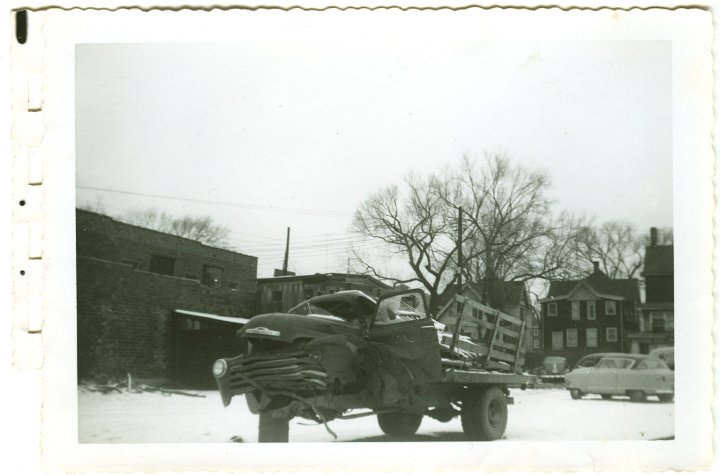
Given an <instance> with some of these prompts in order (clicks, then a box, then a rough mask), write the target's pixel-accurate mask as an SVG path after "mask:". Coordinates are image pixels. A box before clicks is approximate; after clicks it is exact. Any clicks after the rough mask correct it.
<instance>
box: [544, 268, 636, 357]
mask: <svg viewBox="0 0 720 475" xmlns="http://www.w3.org/2000/svg"><path fill="white" fill-rule="evenodd" d="M593 264H594V270H593V272H592V273H591V274H590V275H588V276H587V277H585V278H584V279H580V280H562V281H558V280H556V281H551V282H550V287H549V289H548V293H547V296H546V297H545V298H543V299H541V300H540V304H541V312H542V318H541V320H542V335H543V346H544V354H545V356H564V357H566V358H568V361H569V362H570V363H571V364H573V363H574V362H576V361H577V360H578V359H579V358H580V357H581V356H583V355H586V354H588V353H599V352H626V351H629V350H630V346H629V343H628V341H629V335H630V334H632V333H634V332H635V331H636V330H637V328H638V323H637V314H636V311H637V310H636V309H637V305H638V304H639V303H640V286H639V283H638V281H637V279H611V278H609V277H608V276H607V275H606V274H605V273H604V272H602V271H601V270H600V266H599V263H598V262H594V263H593Z"/></svg>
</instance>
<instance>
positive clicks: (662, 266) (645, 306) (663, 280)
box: [629, 228, 675, 353]
mask: <svg viewBox="0 0 720 475" xmlns="http://www.w3.org/2000/svg"><path fill="white" fill-rule="evenodd" d="M673 259H674V256H673V246H672V245H669V246H668V245H658V239H657V228H651V229H650V246H648V247H646V248H645V261H644V263H643V277H644V278H645V302H644V303H642V304H640V305H638V316H639V326H638V329H637V330H638V331H637V332H635V333H632V334H630V335H629V339H630V351H632V352H633V353H648V352H650V351H651V350H653V349H655V348H660V347H663V346H673V345H674V342H675V292H674V284H675V278H674V275H675V270H674V265H673Z"/></svg>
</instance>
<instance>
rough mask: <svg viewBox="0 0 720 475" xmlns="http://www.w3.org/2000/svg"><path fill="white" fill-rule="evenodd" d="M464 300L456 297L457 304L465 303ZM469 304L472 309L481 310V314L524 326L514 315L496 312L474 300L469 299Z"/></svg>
mask: <svg viewBox="0 0 720 475" xmlns="http://www.w3.org/2000/svg"><path fill="white" fill-rule="evenodd" d="M464 300H465V297H460V296H459V295H456V296H455V301H456V302H462V301H464ZM467 304H468V305H469V306H470V308H474V309H477V310H479V311H481V312H483V313H487V314H489V315H493V316H499V317H500V318H501V319H503V320H506V321H509V322H512V323H514V324H516V325H521V324H522V320H519V319H517V318H515V317H513V316H512V315H508V314H507V313H504V312H501V311H499V310H496V309H494V308H492V307H488V306H487V305H483V304H481V303H479V302H476V301H474V300H470V299H468V300H467Z"/></svg>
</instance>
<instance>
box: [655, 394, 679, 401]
mask: <svg viewBox="0 0 720 475" xmlns="http://www.w3.org/2000/svg"><path fill="white" fill-rule="evenodd" d="M673 398H675V395H674V394H658V399H660V402H672V400H673Z"/></svg>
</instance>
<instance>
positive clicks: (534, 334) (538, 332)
mask: <svg viewBox="0 0 720 475" xmlns="http://www.w3.org/2000/svg"><path fill="white" fill-rule="evenodd" d="M533 336H540V329H539V328H533Z"/></svg>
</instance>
